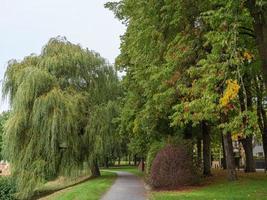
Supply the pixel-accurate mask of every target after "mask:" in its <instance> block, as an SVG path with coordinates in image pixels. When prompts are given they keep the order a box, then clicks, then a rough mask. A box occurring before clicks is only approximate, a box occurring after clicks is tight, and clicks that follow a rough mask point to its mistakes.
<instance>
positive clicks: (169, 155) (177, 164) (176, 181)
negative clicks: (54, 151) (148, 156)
mask: <svg viewBox="0 0 267 200" xmlns="http://www.w3.org/2000/svg"><path fill="white" fill-rule="evenodd" d="M188 149H190V148H188V146H187V145H184V144H179V145H170V144H168V145H167V146H166V147H164V148H163V149H162V150H160V151H159V152H158V154H157V155H156V157H155V159H154V161H153V163H152V166H151V172H150V175H149V180H148V181H149V183H150V185H151V186H152V187H154V188H165V189H175V188H177V187H179V186H187V185H194V184H196V183H197V182H198V181H199V175H198V173H197V170H196V168H195V166H194V164H193V159H192V154H191V153H190V150H188Z"/></svg>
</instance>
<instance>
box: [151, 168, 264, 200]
mask: <svg viewBox="0 0 267 200" xmlns="http://www.w3.org/2000/svg"><path fill="white" fill-rule="evenodd" d="M225 177H226V175H225V172H216V173H215V175H214V176H213V177H211V178H208V179H205V181H204V182H203V183H202V185H201V186H199V187H191V188H182V189H180V191H156V192H152V193H151V198H150V199H151V200H203V199H205V200H241V199H242V200H255V199H257V200H267V175H266V174H264V173H252V174H245V173H239V180H238V181H236V182H228V181H226V180H225Z"/></svg>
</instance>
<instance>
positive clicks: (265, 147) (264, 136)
mask: <svg viewBox="0 0 267 200" xmlns="http://www.w3.org/2000/svg"><path fill="white" fill-rule="evenodd" d="M262 143H263V144H262V145H263V151H264V160H265V172H266V171H267V128H266V129H265V130H264V133H263V134H262Z"/></svg>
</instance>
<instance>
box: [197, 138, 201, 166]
mask: <svg viewBox="0 0 267 200" xmlns="http://www.w3.org/2000/svg"><path fill="white" fill-rule="evenodd" d="M201 153H202V148H201V138H200V137H198V138H197V165H198V167H199V168H200V167H201V164H202V159H201Z"/></svg>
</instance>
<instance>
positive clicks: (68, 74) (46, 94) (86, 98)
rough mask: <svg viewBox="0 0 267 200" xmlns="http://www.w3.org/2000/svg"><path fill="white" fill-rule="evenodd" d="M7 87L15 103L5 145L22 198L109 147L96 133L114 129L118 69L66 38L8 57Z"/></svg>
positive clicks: (117, 92)
mask: <svg viewBox="0 0 267 200" xmlns="http://www.w3.org/2000/svg"><path fill="white" fill-rule="evenodd" d="M3 90H4V92H5V95H6V96H8V97H9V99H10V102H11V112H10V117H9V119H8V121H7V123H6V149H5V150H6V153H7V154H8V158H9V160H10V162H11V165H12V168H13V169H12V170H13V173H14V175H15V176H16V178H17V184H18V187H19V191H21V194H20V195H21V197H22V198H27V196H28V195H31V194H32V192H33V190H34V189H35V188H36V186H38V184H41V183H43V182H44V181H45V180H49V179H51V178H53V177H55V176H57V175H59V174H67V175H70V173H71V171H72V170H73V169H79V168H81V167H82V166H83V165H84V162H87V163H89V164H88V165H90V163H92V162H93V160H94V159H96V156H97V153H99V152H96V150H97V151H100V152H102V151H104V149H105V147H104V145H103V144H101V142H99V141H98V137H100V138H102V137H109V138H111V137H112V136H111V135H112V134H114V133H113V132H112V127H111V125H110V122H109V118H111V117H112V115H114V112H116V111H114V110H116V107H115V105H114V103H113V101H116V99H117V97H118V94H119V92H120V91H119V87H118V78H117V74H116V72H115V70H114V69H113V67H112V66H110V65H109V64H108V63H107V61H105V59H103V58H102V57H100V55H99V54H98V53H95V52H93V51H89V50H88V49H82V48H81V47H80V46H79V45H74V44H72V43H70V42H68V41H67V40H66V39H65V38H59V37H58V38H53V39H51V40H50V41H49V42H48V44H47V45H45V46H44V48H43V50H42V53H41V54H40V55H30V56H28V57H25V58H24V59H23V60H22V61H16V60H12V61H10V62H9V65H8V68H7V71H6V74H5V79H4V89H3ZM104 113H105V114H104ZM103 115H105V116H103ZM103 117H105V118H108V119H107V120H104V118H103ZM101 118H103V120H100V119H101ZM109 142H110V141H109ZM100 146H101V147H102V148H100Z"/></svg>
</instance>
